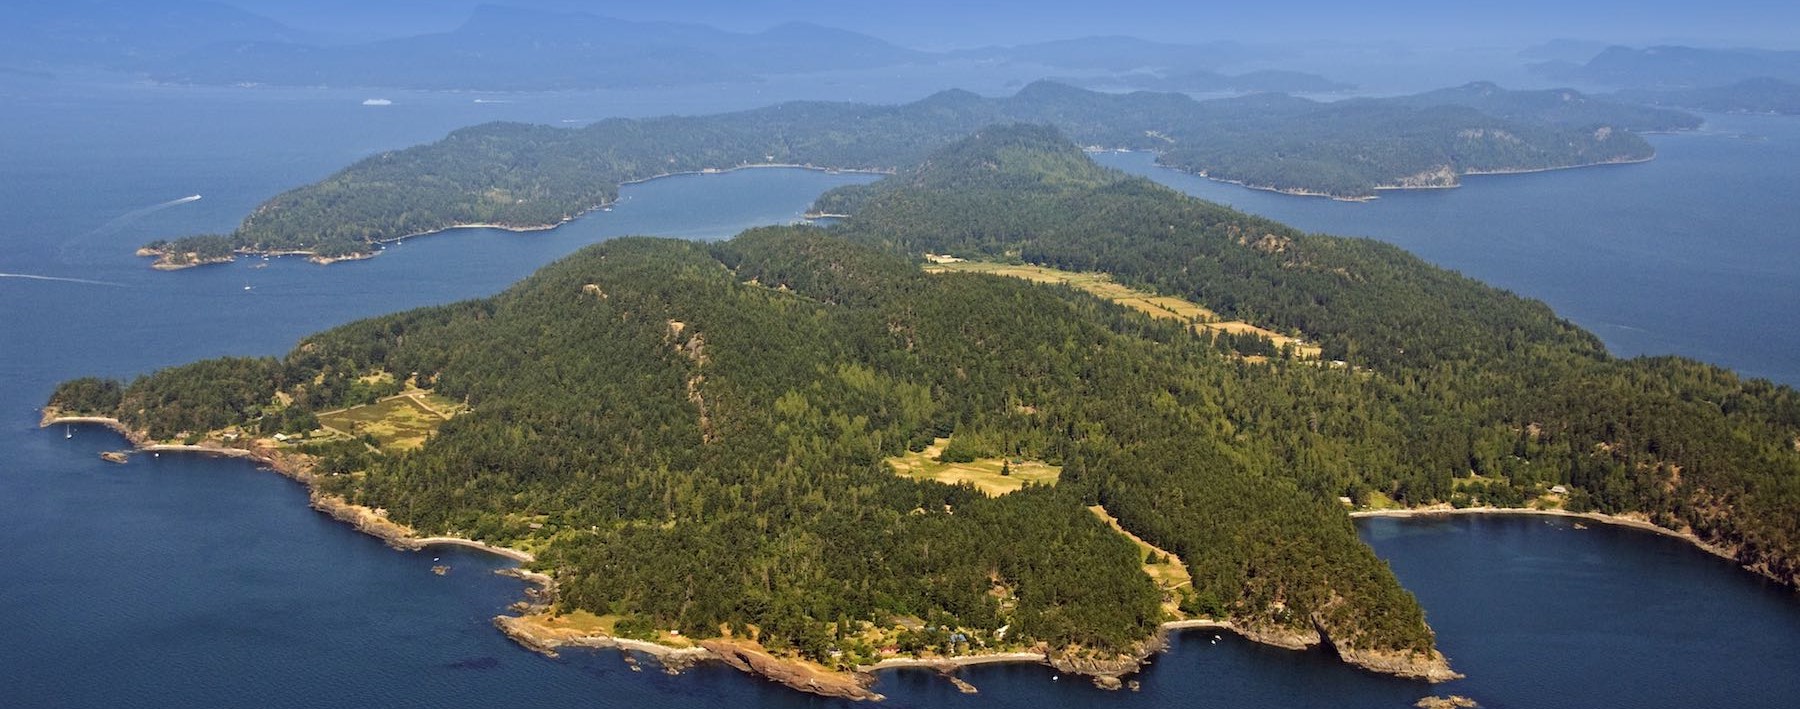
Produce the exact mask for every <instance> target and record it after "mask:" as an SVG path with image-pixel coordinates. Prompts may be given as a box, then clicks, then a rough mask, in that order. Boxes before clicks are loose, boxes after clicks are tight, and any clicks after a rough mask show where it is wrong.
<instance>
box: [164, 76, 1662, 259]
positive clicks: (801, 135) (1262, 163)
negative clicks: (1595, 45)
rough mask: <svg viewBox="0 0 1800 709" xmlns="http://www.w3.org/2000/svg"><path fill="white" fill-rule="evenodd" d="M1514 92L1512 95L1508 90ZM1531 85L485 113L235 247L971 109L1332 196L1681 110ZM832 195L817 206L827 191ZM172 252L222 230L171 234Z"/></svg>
mask: <svg viewBox="0 0 1800 709" xmlns="http://www.w3.org/2000/svg"><path fill="white" fill-rule="evenodd" d="M1514 96H1517V97H1519V98H1516V99H1509V97H1514ZM1531 96H1532V94H1530V93H1529V92H1519V93H1516V94H1515V93H1514V92H1505V91H1502V90H1498V89H1496V90H1495V91H1493V92H1489V93H1488V94H1487V95H1485V96H1484V97H1483V98H1482V101H1481V106H1482V107H1483V109H1487V110H1494V111H1502V112H1508V115H1509V116H1511V117H1496V116H1495V115H1490V114H1487V113H1482V112H1481V111H1480V110H1479V109H1476V108H1471V107H1469V106H1468V105H1467V104H1469V103H1471V99H1470V98H1469V97H1467V96H1465V95H1462V94H1456V93H1439V94H1422V95H1420V96H1417V97H1404V98H1395V99H1368V100H1359V101H1345V102H1340V103H1318V102H1313V101H1308V100H1305V99H1299V98H1291V97H1287V96H1281V95H1255V96H1247V97H1242V98H1234V99H1219V100H1210V101H1195V100H1193V99H1191V98H1188V97H1187V96H1185V95H1181V94H1152V93H1134V94H1127V95H1115V94H1105V93H1097V92H1092V91H1085V90H1082V89H1076V88H1072V87H1068V86H1064V85H1060V84H1053V83H1048V82H1038V83H1034V84H1031V85H1029V86H1027V87H1025V88H1024V89H1022V90H1021V91H1020V92H1019V93H1018V94H1017V95H1014V96H1012V97H1007V98H992V99H990V98H983V97H980V96H977V95H975V94H972V93H968V92H965V91H946V92H943V93H940V94H936V95H934V96H931V97H928V98H925V99H922V100H920V101H917V102H914V103H910V104H905V105H899V106H871V105H861V104H851V103H824V102H796V103H786V104H781V105H777V106H771V107H768V108H762V109H756V110H751V111H742V112H737V113H728V114H719V115H713V116H702V117H665V118H648V119H610V120H605V121H600V122H598V123H595V124H593V125H590V126H587V127H584V128H580V129H563V128H552V127H547V126H531V125H522V124H509V123H493V124H486V125H480V126H475V127H471V128H465V129H462V130H458V131H456V132H454V133H451V134H450V135H449V137H446V138H445V139H443V140H440V141H438V142H435V143H431V144H428V145H421V146H416V147H412V148H408V149H405V150H398V151H391V152H385V153H382V154H380V155H375V156H372V157H369V158H366V159H364V160H362V161H359V162H357V163H356V164H354V165H351V166H349V167H348V168H345V169H344V170H342V171H340V172H338V173H337V174H334V175H332V176H330V177H328V178H326V179H324V180H322V181H320V182H318V183H315V184H312V185H308V186H305V187H300V188H297V189H294V190H290V191H288V192H285V193H282V194H280V195H277V196H276V197H275V198H273V199H271V200H269V201H268V202H267V203H265V204H263V205H262V206H260V207H258V208H257V209H256V211H255V212H253V213H251V214H250V215H249V216H248V217H246V218H245V220H244V221H243V223H242V224H241V225H240V226H239V227H238V228H237V230H236V231H234V232H233V233H232V234H231V235H230V237H229V240H228V244H227V247H228V248H226V249H225V250H224V252H223V253H225V254H226V255H228V254H229V252H230V250H231V249H245V250H251V251H274V250H305V251H311V252H314V253H316V254H319V255H321V256H343V255H349V254H355V253H366V252H368V251H370V250H371V244H373V243H375V242H379V241H383V240H389V239H395V238H399V237H403V236H408V235H412V234H419V233H425V232H431V231H437V230H441V229H445V228H448V227H451V226H456V225H463V224H498V225H504V226H512V227H535V226H545V225H553V224H557V223H559V222H561V221H563V220H565V219H569V218H572V217H574V216H575V215H578V214H580V213H582V212H583V211H586V210H589V209H593V208H595V207H597V206H600V205H602V204H605V203H606V202H608V201H610V200H612V199H614V198H616V196H617V194H618V185H619V184H620V183H623V182H629V181H633V180H642V179H646V178H650V177H654V176H657V175H663V174H667V173H672V172H682V171H696V170H702V169H707V168H728V167H734V166H738V165H745V164H764V163H785V164H805V165H814V166H820V167H834V168H860V169H895V168H899V167H904V166H909V165H912V164H914V163H916V162H917V161H918V160H920V159H921V158H923V157H924V156H925V155H926V154H927V153H929V152H930V151H931V150H933V149H936V148H938V147H941V146H943V145H945V144H947V143H949V142H950V141H952V140H955V139H957V138H960V137H963V136H965V135H967V134H968V133H970V132H972V131H974V130H975V129H977V128H980V127H981V126H985V125H989V124H993V123H998V122H1008V121H1025V122H1032V123H1043V124H1049V125H1054V126H1057V127H1059V128H1060V129H1062V130H1064V131H1066V132H1067V133H1068V134H1070V135H1071V136H1073V137H1075V138H1076V139H1078V140H1080V141H1081V142H1083V143H1086V144H1094V145H1102V146H1107V147H1120V148H1132V149H1139V150H1154V151H1158V152H1160V153H1163V159H1164V161H1165V162H1166V163H1167V164H1169V165H1171V166H1174V167H1179V168H1182V169H1186V170H1191V171H1195V172H1202V173H1205V174H1208V175H1211V176H1213V177H1218V178H1222V179H1231V180H1239V181H1243V182H1247V183H1251V184H1256V185H1263V186H1270V187H1275V188H1278V189H1287V190H1301V191H1311V192H1319V193H1325V194H1331V195H1336V196H1345V197H1360V196H1367V195H1370V194H1373V190H1374V189H1375V188H1376V187H1378V186H1381V185H1386V184H1394V183H1398V182H1404V181H1407V180H1409V179H1418V176H1420V175H1431V174H1435V173H1436V172H1439V171H1448V173H1449V174H1452V175H1454V174H1456V173H1462V172H1467V171H1472V170H1502V169H1529V168H1542V167H1558V166H1568V165H1580V164H1587V163H1594V162H1606V161H1613V160H1622V159H1636V158H1645V157H1649V156H1650V155H1651V154H1652V150H1651V147H1650V145H1649V144H1648V143H1646V142H1644V141H1643V140H1642V139H1641V138H1638V137H1637V136H1635V135H1632V134H1629V133H1625V132H1623V131H1620V132H1611V131H1606V130H1600V128H1601V127H1602V125H1603V121H1604V120H1605V119H1608V118H1612V117H1615V116H1616V117H1617V118H1618V119H1620V120H1624V121H1628V122H1629V123H1630V124H1631V125H1633V126H1640V125H1641V126H1645V127H1659V128H1672V127H1680V126H1682V125H1685V123H1683V120H1684V119H1685V118H1687V117H1686V116H1685V114H1675V113H1672V112H1670V113H1669V117H1664V118H1663V119H1662V120H1660V121H1658V120H1651V119H1648V118H1646V117H1645V116H1644V115H1643V113H1644V112H1645V111H1647V110H1649V109H1638V108H1632V107H1626V106H1622V105H1618V104H1605V103H1600V102H1586V100H1585V98H1584V99H1583V103H1582V105H1584V106H1588V107H1589V111H1588V112H1587V113H1584V114H1582V115H1583V117H1591V118H1594V119H1595V121H1597V122H1592V123H1582V124H1579V125H1575V124H1572V123H1570V122H1568V121H1563V120H1558V117H1559V116H1561V115H1562V114H1553V113H1549V112H1546V111H1542V110H1535V109H1532V110H1527V108H1525V107H1515V106H1512V105H1511V103H1509V100H1510V101H1513V102H1518V103H1526V104H1530V103H1531V101H1532V99H1531V98H1530V97H1531ZM822 206H830V205H822ZM151 248H154V249H158V250H164V251H168V252H172V253H185V252H187V251H194V250H197V249H201V248H205V249H207V250H208V251H209V252H210V251H213V250H216V249H217V248H218V245H217V244H216V243H215V240H214V239H210V238H208V239H195V238H188V239H177V240H174V241H172V242H166V243H159V244H153V245H152V246H151Z"/></svg>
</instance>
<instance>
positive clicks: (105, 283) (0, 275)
mask: <svg viewBox="0 0 1800 709" xmlns="http://www.w3.org/2000/svg"><path fill="white" fill-rule="evenodd" d="M0 278H20V279H24V280H28V281H56V282H58V283H82V284H86V285H90V286H111V287H113V288H127V287H129V286H126V285H125V284H123V283H114V282H112V281H95V280H89V279H86V278H64V277H62V276H39V275H36V274H31V273H0Z"/></svg>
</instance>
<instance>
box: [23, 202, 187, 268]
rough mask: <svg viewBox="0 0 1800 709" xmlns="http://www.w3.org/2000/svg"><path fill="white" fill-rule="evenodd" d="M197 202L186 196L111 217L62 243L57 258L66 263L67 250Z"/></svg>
mask: <svg viewBox="0 0 1800 709" xmlns="http://www.w3.org/2000/svg"><path fill="white" fill-rule="evenodd" d="M198 201H200V195H197V194H195V195H188V196H186V197H182V198H180V199H171V200H169V201H167V202H158V203H156V204H152V205H150V206H148V207H143V208H141V209H133V210H131V211H129V212H126V213H124V214H121V215H119V216H116V217H113V218H112V220H111V221H108V222H107V223H105V224H101V225H100V226H99V227H98V228H96V229H94V230H93V231H90V232H88V233H86V234H83V235H81V236H78V237H76V238H73V239H70V240H68V241H66V242H63V245H62V248H61V249H60V251H59V253H58V256H60V257H61V258H62V260H63V261H65V262H66V261H67V260H68V255H69V250H70V249H71V248H74V247H77V246H85V245H86V244H87V243H88V242H90V241H92V240H94V239H95V238H97V237H100V236H105V235H107V234H111V233H113V232H116V231H118V230H119V229H121V228H124V226H125V225H127V224H130V223H132V222H134V221H137V220H139V219H142V218H144V217H147V216H150V215H151V214H155V213H156V212H160V211H162V210H165V209H168V208H170V207H176V206H180V205H183V204H187V203H189V202H198Z"/></svg>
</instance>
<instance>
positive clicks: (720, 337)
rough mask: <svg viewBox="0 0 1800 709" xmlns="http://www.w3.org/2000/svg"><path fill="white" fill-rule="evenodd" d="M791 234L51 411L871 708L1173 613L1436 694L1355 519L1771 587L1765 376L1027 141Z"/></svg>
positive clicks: (1787, 516)
mask: <svg viewBox="0 0 1800 709" xmlns="http://www.w3.org/2000/svg"><path fill="white" fill-rule="evenodd" d="M821 205H822V206H829V208H830V210H831V211H842V212H846V213H848V214H849V215H850V216H849V218H848V219H846V220H844V221H843V222H842V223H841V224H839V225H837V226H835V227H832V228H830V229H819V228H813V227H781V228H767V229H758V230H752V231H749V232H746V233H744V234H742V235H739V236H738V237H736V238H734V239H732V240H729V241H725V242H720V243H714V244H701V243H694V242H686V241H678V240H669V239H642V238H629V239H618V240H614V241H610V242H607V243H604V244H600V245H596V246H593V247H589V248H587V249H584V250H583V251H581V252H579V253H577V254H575V255H573V256H570V257H568V258H566V259H564V260H562V261H559V262H557V263H554V264H552V265H549V266H547V267H545V268H544V269H542V270H541V271H540V272H538V273H537V274H535V275H533V276H532V277H530V278H528V279H526V280H525V281H523V282H521V283H519V284H517V285H515V286H513V287H512V288H510V289H508V290H507V291H505V292H503V293H501V294H499V295H497V296H494V297H492V298H486V299H481V300H474V301H467V302H462V303H456V304H451V305H445V306H438V307H430V308H423V309H419V310H414V311H409V312H405V313H399V314H395V315H390V316H385V317H378V318H373V319H369V320H364V321H360V322H356V323H352V324H349V325H346V326H343V327H339V328H336V329H333V330H330V331H327V332H324V333H321V334H318V335H315V336H312V337H309V338H306V339H305V340H303V341H302V342H301V343H300V344H299V345H298V346H297V347H296V348H295V349H294V350H293V351H292V352H291V353H289V354H288V355H286V356H285V357H281V358H226V359H218V360H208V361H204V362H199V363H195V364H191V365H186V366H182V367H175V368H170V369H166V370H163V371H160V372H157V373H154V374H151V375H147V376H144V377H140V378H138V379H137V380H135V381H132V382H129V383H126V382H119V381H111V380H100V379H80V380H74V381H71V382H67V383H65V384H63V385H62V386H60V387H59V388H58V389H57V390H56V392H55V393H54V395H53V396H52V398H51V400H50V401H49V402H48V407H49V409H48V416H47V419H46V420H47V421H56V420H59V419H58V417H60V416H89V417H97V418H99V419H104V420H108V421H114V422H116V425H117V426H118V427H120V428H121V429H122V430H124V431H126V432H127V433H128V434H129V435H130V436H131V437H132V438H133V440H134V441H135V442H137V443H138V444H140V445H151V444H156V443H174V444H183V445H191V446H198V447H202V448H214V449H221V450H231V451H244V452H247V453H248V454H252V455H256V456H259V457H262V458H264V459H267V460H270V461H271V462H274V463H275V464H277V465H278V466H280V467H282V468H283V469H285V470H287V471H288V472H290V473H291V474H294V475H295V476H296V477H298V478H301V479H303V480H307V481H308V482H309V483H310V484H311V486H312V487H313V493H314V499H315V502H316V504H318V505H319V506H320V507H321V508H322V509H328V510H331V511H332V512H333V513H334V514H337V515H339V516H341V517H344V518H346V519H350V520H353V521H355V522H357V523H358V524H359V526H362V527H364V528H365V529H369V530H371V531H376V532H379V533H382V534H385V535H387V536H389V537H390V538H391V539H395V540H405V539H408V538H417V537H427V536H435V537H449V538H461V539H471V540H480V541H481V542H484V543H487V544H490V545H494V546H497V547H504V548H508V549H513V550H516V551H518V552H525V553H528V554H529V555H530V556H529V557H528V558H530V559H532V560H531V561H530V562H529V567H530V568H531V569H532V570H533V571H534V572H537V573H541V574H543V575H544V576H543V577H542V578H543V580H544V582H545V584H546V587H547V588H549V589H551V593H550V594H549V598H547V599H545V602H544V603H543V604H542V605H539V606H537V607H533V608H530V609H527V611H526V613H525V614H524V615H522V616H518V617H510V616H509V617H506V618H503V619H501V620H500V622H501V623H502V625H503V626H504V627H506V628H507V629H508V630H509V632H512V633H514V634H515V635H516V636H517V637H520V638H521V639H523V640H526V641H528V642H531V643H534V644H538V645H539V646H541V647H545V648H549V647H554V646H555V645H558V644H576V645H581V644H588V645H593V644H609V643H619V642H626V643H642V645H634V646H635V647H652V648H664V649H667V651H668V652H675V653H678V655H677V656H680V657H693V656H705V657H717V658H721V659H724V660H726V661H728V662H731V663H733V664H734V665H737V666H740V667H744V668H746V669H751V670H753V671H757V672H761V673H764V674H767V675H769V676H771V677H774V678H777V679H779V680H781V681H785V682H788V683H789V684H790V685H793V686H796V687H798V688H801V689H805V690H808V691H817V692H823V693H830V694H834V695H839V696H852V697H860V698H870V697H872V696H874V695H873V694H872V692H870V691H869V690H868V688H867V683H868V680H867V676H866V674H864V671H866V669H868V668H870V667H880V666H890V665H892V664H895V663H901V662H912V661H924V662H943V661H951V660H954V659H955V658H969V657H990V658H999V659H1015V658H1026V657H1028V658H1033V659H1037V660H1041V661H1045V662H1049V663H1051V664H1054V665H1056V666H1058V667H1060V668H1062V669H1063V670H1064V671H1068V672H1080V673H1084V674H1091V675H1094V676H1096V677H1099V678H1103V679H1104V680H1105V681H1107V682H1109V683H1111V684H1114V685H1116V684H1117V682H1118V678H1120V677H1121V676H1123V675H1126V674H1128V673H1130V672H1131V671H1133V670H1134V669H1135V668H1137V667H1138V665H1139V663H1140V662H1141V661H1142V659H1143V658H1144V657H1145V656H1146V655H1147V654H1148V653H1150V652H1153V651H1154V650H1155V649H1156V648H1157V647H1158V643H1159V637H1160V633H1161V632H1162V631H1163V630H1164V629H1166V628H1169V627H1182V626H1183V625H1198V624H1218V626H1219V627H1230V628H1233V629H1234V630H1235V631H1236V632H1239V633H1242V634H1243V635H1245V636H1246V637H1248V638H1250V639H1253V640H1257V641H1261V642H1268V643H1273V644H1278V645H1284V646H1290V647H1304V646H1308V645H1315V644H1319V643H1325V644H1329V645H1330V646H1332V647H1333V648H1335V649H1336V651H1337V652H1338V654H1339V655H1340V656H1341V657H1343V658H1344V659H1345V660H1346V661H1348V662H1351V663H1354V664H1357V665H1361V666H1364V667H1368V668H1371V669H1374V670H1377V671H1382V672H1390V673H1395V674H1400V675H1403V676H1410V677H1419V678H1424V679H1430V680H1441V679H1446V678H1449V677H1452V676H1454V675H1453V673H1452V672H1451V669H1450V666H1449V664H1448V661H1447V660H1446V659H1445V658H1444V657H1443V656H1442V655H1441V654H1440V653H1438V652H1437V650H1436V648H1435V641H1434V636H1433V634H1432V631H1431V629H1430V627H1429V626H1428V625H1427V623H1426V619H1425V616H1424V613H1423V611H1422V610H1421V609H1420V607H1419V605H1418V603H1417V602H1416V601H1415V600H1414V598H1413V597H1412V595H1411V594H1410V593H1408V592H1407V591H1406V590H1405V589H1404V588H1403V587H1401V586H1400V584H1399V583H1398V581H1397V580H1396V579H1395V577H1394V575H1393V574H1392V572H1391V571H1390V570H1389V569H1388V567H1387V566H1386V564H1385V563H1384V562H1382V561H1381V560H1380V559H1379V558H1377V557H1376V556H1375V555H1374V554H1373V552H1372V551H1371V550H1370V549H1369V548H1368V547H1367V546H1366V545H1365V544H1363V543H1362V542H1361V541H1360V540H1359V539H1358V537H1357V535H1356V532H1355V529H1354V528H1353V527H1352V525H1351V522H1350V519H1349V517H1348V516H1347V514H1346V511H1347V510H1349V509H1352V508H1364V509H1367V508H1381V507H1396V506H1397V507H1426V506H1434V505H1436V506H1452V507H1471V506H1494V507H1530V508H1534V509H1560V510H1568V511H1575V512H1583V511H1593V512H1599V513H1605V514H1608V515H1614V516H1619V517H1622V518H1629V519H1639V520H1644V521H1647V522H1649V523H1653V524H1656V525H1658V526H1661V527H1664V528H1668V529H1672V530H1678V531H1681V532H1684V533H1689V534H1692V535H1694V536H1695V537H1696V538H1698V539H1700V540H1702V541H1703V542H1704V543H1706V544H1708V545H1710V546H1711V547H1712V548H1714V549H1715V550H1718V551H1719V552H1720V553H1723V554H1725V555H1727V556H1730V557H1731V558H1733V559H1735V560H1736V561H1737V562H1738V563H1741V564H1743V565H1745V566H1746V567H1748V568H1750V569H1752V570H1754V571H1756V572H1758V573H1761V574H1763V575H1766V576H1768V577H1770V578H1772V579H1776V580H1778V581H1780V582H1782V583H1784V584H1789V585H1795V584H1796V583H1797V582H1800V563H1797V561H1796V559H1797V556H1796V551H1797V550H1800V394H1797V393H1796V392H1795V391H1794V390H1792V389H1790V388H1786V387H1781V386H1776V385H1773V384H1770V383H1769V382H1766V381H1761V380H1744V379H1740V378H1739V377H1737V376H1736V375H1734V374H1732V373H1731V372H1729V371H1726V370H1722V369H1720V368H1717V367H1712V366H1708V365H1705V364H1701V363H1697V362H1693V361H1689V360H1684V359H1679V358H1651V359H1634V360H1620V359H1615V358H1613V357H1611V356H1609V355H1608V354H1607V353H1606V352H1605V350H1604V348H1603V347H1602V346H1601V344H1600V343H1599V341H1598V339H1597V338H1595V337H1594V336H1593V335H1591V334H1590V333H1587V332H1584V331H1582V330H1581V329H1579V328H1577V327H1576V326H1574V325H1572V324H1570V323H1568V322H1567V321H1565V320H1562V319H1560V318H1558V317H1557V316H1556V315H1555V314H1554V313H1553V312H1552V311H1551V310H1550V309H1549V308H1548V307H1547V306H1545V305H1543V304H1542V303H1539V302H1536V301H1531V300H1527V299H1524V298H1520V297H1518V296H1515V295H1512V294H1510V293H1506V292H1504V291H1500V290H1497V289H1494V288H1491V287H1488V286H1485V285H1482V284H1480V283H1477V282H1475V281H1472V280H1470V279H1467V278H1465V277H1462V276H1459V275H1457V274H1455V273H1452V272H1449V271H1445V270H1443V269H1440V268H1436V267H1433V266H1431V265H1429V264H1426V263H1424V262H1423V261H1421V260H1419V259H1417V258H1416V257H1413V256H1411V255H1409V254H1407V253H1405V252H1404V251H1402V250H1400V249H1397V248H1395V247H1392V246H1389V245H1385V244H1381V243H1379V242H1375V241H1371V240H1362V239H1344V238H1337V237H1330V236H1320V235H1308V234H1303V233H1300V232H1298V231H1296V230H1293V229H1291V228H1288V227H1285V226H1282V225H1280V224H1276V223H1273V222H1270V221H1268V220H1265V219H1261V218H1257V217H1253V216H1249V215H1245V214H1243V213H1240V212H1236V211H1233V210H1231V209H1228V208H1225V207H1222V206H1219V205H1216V204H1211V203H1208V202H1204V201H1200V200H1196V199H1193V198H1189V197H1186V196H1184V195H1181V194H1179V193H1176V192H1174V191H1171V190H1169V189H1166V188H1163V187H1161V186H1158V185H1155V184H1154V183H1151V182H1149V181H1147V180H1143V179H1139V178H1132V177H1128V176H1126V175H1124V174H1122V173H1118V172H1114V171H1110V170H1105V169H1102V168H1100V167H1098V166H1096V165H1095V164H1094V163H1092V162H1091V161H1090V160H1089V159H1088V158H1087V156H1086V155H1085V154H1084V153H1083V152H1082V151H1081V149H1080V148H1078V147H1077V145H1076V144H1074V143H1072V142H1070V141H1068V140H1067V139H1065V138H1064V137H1062V136H1061V135H1060V134H1059V133H1058V132H1057V131H1056V130H1054V129H1051V128H1044V127H1033V126H1000V127H989V128H985V129H979V130H978V131H977V132H976V133H975V134H974V135H973V136H972V137H968V138H965V139H962V140H959V141H956V142H953V143H949V144H947V145H946V146H944V147H942V148H939V149H938V150H936V151H933V152H931V153H930V154H928V155H927V156H926V157H925V158H924V159H923V160H921V161H919V162H918V163H917V164H916V165H914V166H911V167H908V168H906V169H904V170H902V171H901V172H900V173H899V174H897V175H895V176H892V177H889V178H887V179H884V180H882V181H880V182H877V183H875V184H873V185H869V186H862V187H856V188H849V189H845V190H841V191H835V192H833V193H828V194H827V195H825V196H824V197H822V198H821ZM922 266H929V267H930V268H929V269H927V268H922ZM1002 273H1014V274H1028V275H1026V276H1025V277H1019V278H1013V277H1006V276H1004V275H1000V274H1002ZM1077 276H1079V278H1077ZM1057 279H1065V281H1064V282H1062V283H1060V284H1059V283H1057V282H1055V281H1056V280H1057ZM1046 280H1048V281H1052V282H1049V283H1045V282H1034V281H1046ZM1263 333H1273V335H1274V336H1269V335H1265V334H1263ZM1275 337H1280V338H1281V343H1280V344H1279V345H1277V344H1276V342H1275ZM1171 624H1172V625H1171ZM884 663H885V664H884Z"/></svg>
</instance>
